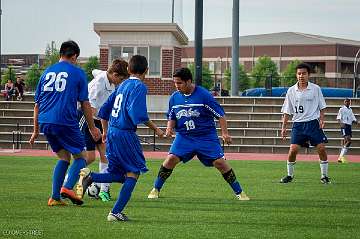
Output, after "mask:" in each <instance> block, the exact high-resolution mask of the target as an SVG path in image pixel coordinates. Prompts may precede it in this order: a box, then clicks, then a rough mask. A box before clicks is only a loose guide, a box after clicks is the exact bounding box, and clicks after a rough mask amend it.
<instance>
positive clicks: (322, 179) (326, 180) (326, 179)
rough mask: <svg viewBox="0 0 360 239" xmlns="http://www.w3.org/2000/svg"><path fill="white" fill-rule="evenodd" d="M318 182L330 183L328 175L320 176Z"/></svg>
mask: <svg viewBox="0 0 360 239" xmlns="http://www.w3.org/2000/svg"><path fill="white" fill-rule="evenodd" d="M320 182H322V183H323V184H329V183H331V181H330V178H329V177H328V176H323V177H321V178H320Z"/></svg>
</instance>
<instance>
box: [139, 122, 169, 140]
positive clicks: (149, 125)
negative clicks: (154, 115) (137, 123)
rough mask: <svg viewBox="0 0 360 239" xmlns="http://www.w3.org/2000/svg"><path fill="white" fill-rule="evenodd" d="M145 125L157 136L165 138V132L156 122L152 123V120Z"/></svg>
mask: <svg viewBox="0 0 360 239" xmlns="http://www.w3.org/2000/svg"><path fill="white" fill-rule="evenodd" d="M144 125H146V126H147V127H149V128H150V129H152V130H154V131H155V134H156V135H157V136H159V137H163V136H164V134H165V133H164V131H162V130H161V129H160V128H159V127H157V125H156V124H155V123H154V122H152V120H148V121H146V122H144Z"/></svg>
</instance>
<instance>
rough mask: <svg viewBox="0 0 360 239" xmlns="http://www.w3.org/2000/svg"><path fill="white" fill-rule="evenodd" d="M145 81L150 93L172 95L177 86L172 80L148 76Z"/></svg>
mask: <svg viewBox="0 0 360 239" xmlns="http://www.w3.org/2000/svg"><path fill="white" fill-rule="evenodd" d="M144 83H145V84H146V86H147V87H148V94H149V95H170V94H171V93H172V92H174V91H175V86H174V83H173V81H172V80H162V79H160V78H146V79H145V82H144Z"/></svg>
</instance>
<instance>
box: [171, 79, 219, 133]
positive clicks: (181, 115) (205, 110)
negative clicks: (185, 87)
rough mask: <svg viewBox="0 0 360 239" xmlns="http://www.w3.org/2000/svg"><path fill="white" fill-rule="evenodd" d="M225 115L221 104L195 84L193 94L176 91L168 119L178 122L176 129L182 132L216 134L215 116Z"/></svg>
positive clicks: (172, 98)
mask: <svg viewBox="0 0 360 239" xmlns="http://www.w3.org/2000/svg"><path fill="white" fill-rule="evenodd" d="M224 115H225V113H224V110H223V108H222V107H221V106H220V104H219V103H218V102H217V101H216V100H215V99H214V97H213V96H212V95H211V94H210V93H209V92H208V90H206V89H205V88H203V87H200V86H195V89H194V91H193V93H192V94H191V95H184V94H182V93H180V92H179V91H177V92H174V93H173V94H172V95H171V97H170V100H169V110H168V120H174V121H175V122H176V125H175V130H176V132H177V133H180V134H186V135H202V134H213V133H215V134H216V127H215V121H214V117H215V118H220V117H223V116H224Z"/></svg>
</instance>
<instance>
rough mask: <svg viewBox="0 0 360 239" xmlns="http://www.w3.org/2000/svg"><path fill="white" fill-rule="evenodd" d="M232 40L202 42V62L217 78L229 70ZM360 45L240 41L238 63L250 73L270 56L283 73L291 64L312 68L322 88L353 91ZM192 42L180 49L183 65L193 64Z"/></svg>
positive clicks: (308, 38) (277, 38)
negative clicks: (322, 85)
mask: <svg viewBox="0 0 360 239" xmlns="http://www.w3.org/2000/svg"><path fill="white" fill-rule="evenodd" d="M231 41H232V39H231V37H229V38H216V39H206V40H204V41H203V62H204V65H208V66H209V68H210V70H212V71H213V72H214V73H216V74H221V75H222V74H223V73H224V71H225V69H227V68H229V67H230V66H231ZM359 49H360V41H353V40H347V39H340V38H333V37H325V36H319V35H310V34H304V33H297V32H281V33H272V34H261V35H251V36H241V37H240V59H239V61H240V63H241V64H243V65H244V66H245V70H246V71H247V72H250V71H251V69H252V67H253V66H254V65H255V62H256V61H257V60H258V58H259V57H261V56H264V55H266V56H270V57H271V58H272V60H273V61H274V62H275V63H276V64H277V66H278V69H279V71H280V72H281V71H283V70H284V69H285V67H286V66H287V64H288V63H289V62H291V61H293V60H296V59H297V60H301V61H304V62H307V63H309V64H310V65H312V66H313V68H314V70H315V74H312V76H314V77H318V78H323V79H326V82H325V83H326V84H325V85H324V86H329V87H347V88H352V83H353V69H354V58H355V55H356V52H357V51H358V50H359ZM194 52H195V51H194V42H192V41H191V42H189V44H188V45H187V46H185V47H184V48H183V52H182V64H183V65H187V64H188V63H192V62H194Z"/></svg>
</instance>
